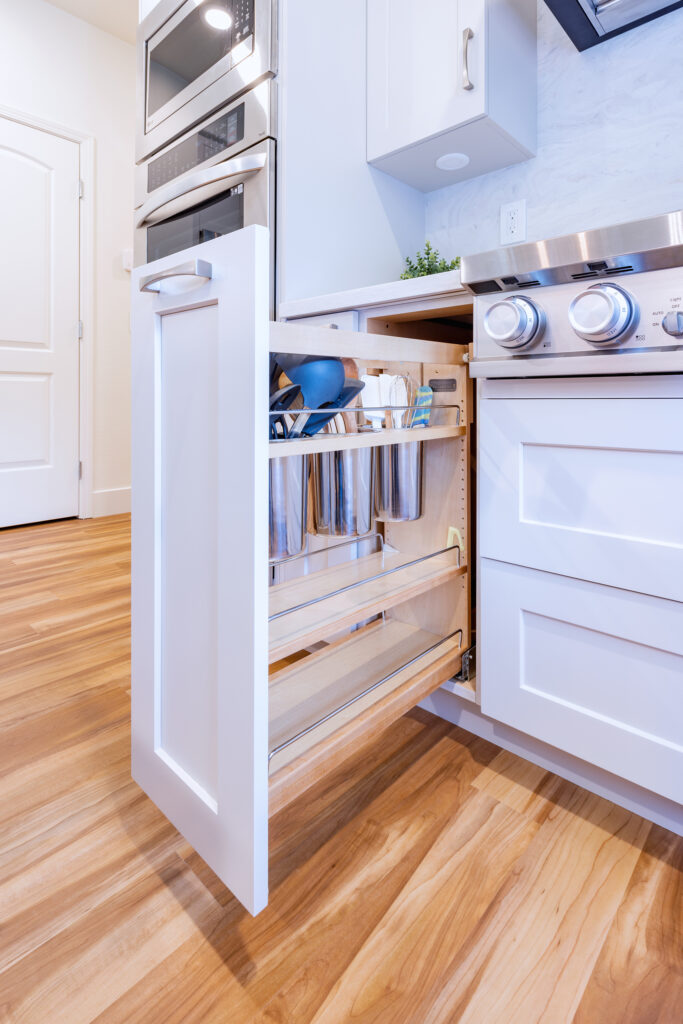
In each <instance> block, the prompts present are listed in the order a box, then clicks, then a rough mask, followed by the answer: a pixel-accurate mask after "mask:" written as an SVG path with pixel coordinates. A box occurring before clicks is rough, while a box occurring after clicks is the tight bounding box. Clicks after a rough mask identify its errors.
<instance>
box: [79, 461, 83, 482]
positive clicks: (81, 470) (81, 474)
mask: <svg viewBox="0 0 683 1024" xmlns="http://www.w3.org/2000/svg"><path fill="white" fill-rule="evenodd" d="M78 479H79V480H82V479H83V463H82V462H79V463H78Z"/></svg>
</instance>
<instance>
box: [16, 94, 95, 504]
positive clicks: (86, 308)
mask: <svg viewBox="0 0 683 1024" xmlns="http://www.w3.org/2000/svg"><path fill="white" fill-rule="evenodd" d="M0 117H2V118H4V119H5V120H7V121H15V122H16V123H17V124H23V125H26V127H27V128H36V129H37V130H38V131H42V132H46V133H47V134H49V135H56V136H58V137H59V138H62V139H67V140H68V141H69V142H75V143H76V144H77V145H78V147H79V159H78V165H79V176H80V179H81V182H82V183H83V194H82V196H81V202H80V209H79V212H80V216H79V254H78V263H79V296H78V308H79V320H80V321H81V323H82V325H83V332H82V338H81V340H80V346H79V360H78V366H79V370H78V372H79V396H80V397H79V438H78V448H79V459H80V461H81V475H80V480H79V483H78V517H79V519H89V518H90V516H92V497H93V482H94V481H93V423H94V379H93V372H94V366H95V360H94V355H95V274H94V260H95V139H94V137H93V136H92V135H88V134H87V133H85V132H80V131H76V130H75V129H73V128H67V127H66V126H65V125H62V124H58V123H56V122H54V121H45V120H44V119H43V118H41V117H34V116H33V114H27V113H26V112H25V111H23V110H14V109H12V108H11V107H4V106H2V105H0ZM77 185H78V183H77V182H75V183H74V186H75V187H77Z"/></svg>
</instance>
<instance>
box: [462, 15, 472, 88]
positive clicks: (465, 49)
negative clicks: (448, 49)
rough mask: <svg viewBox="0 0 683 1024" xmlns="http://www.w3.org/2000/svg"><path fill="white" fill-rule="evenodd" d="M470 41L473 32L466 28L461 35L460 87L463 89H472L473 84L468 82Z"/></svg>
mask: <svg viewBox="0 0 683 1024" xmlns="http://www.w3.org/2000/svg"><path fill="white" fill-rule="evenodd" d="M470 39H474V32H473V31H472V29H471V28H466V29H464V30H463V33H462V87H463V89H467V90H468V91H469V90H470V89H474V83H473V82H472V81H470V65H469V55H470Z"/></svg>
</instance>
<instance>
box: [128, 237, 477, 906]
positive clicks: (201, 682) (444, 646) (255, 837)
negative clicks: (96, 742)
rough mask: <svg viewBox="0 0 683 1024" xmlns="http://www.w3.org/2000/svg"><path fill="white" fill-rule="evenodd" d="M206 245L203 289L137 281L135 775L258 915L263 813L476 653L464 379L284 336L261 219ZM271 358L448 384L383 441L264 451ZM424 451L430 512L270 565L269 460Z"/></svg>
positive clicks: (347, 335)
mask: <svg viewBox="0 0 683 1024" xmlns="http://www.w3.org/2000/svg"><path fill="white" fill-rule="evenodd" d="M199 249H200V250H201V253H193V255H201V257H202V258H203V259H205V260H206V262H208V263H209V264H211V270H212V272H211V279H210V280H209V281H202V280H197V281H195V282H192V281H190V282H189V284H190V286H191V287H189V289H188V287H187V284H188V282H187V281H185V280H181V279H179V280H178V288H179V290H178V291H172V290H170V287H173V284H172V283H171V286H169V285H165V286H164V287H165V288H166V290H165V291H161V292H158V293H154V292H152V293H150V291H148V290H145V279H146V277H147V275H148V274H149V268H144V267H143V268H140V269H138V270H137V271H135V274H134V313H133V327H134V331H133V348H134V361H133V384H134V433H135V438H134V469H133V472H134V513H133V514H134V522H133V531H134V532H133V591H134V593H133V608H134V611H133V615H134V626H133V772H134V776H135V778H136V780H137V781H138V782H139V783H140V785H141V786H142V787H143V788H144V789H145V791H146V792H147V793H148V794H149V795H150V796H151V797H152V799H153V800H154V801H155V802H156V803H157V804H158V806H159V807H160V808H161V809H162V810H163V811H164V813H165V814H167V816H168V817H169V818H170V819H171V820H172V821H173V822H174V824H175V825H176V826H177V827H178V829H179V830H180V831H181V832H182V833H183V834H184V835H185V836H186V838H187V839H188V840H189V842H191V843H192V844H193V845H194V847H195V848H196V849H197V851H198V852H199V853H200V854H201V856H202V857H204V859H205V860H207V862H208V863H209V864H210V865H211V867H212V868H213V869H214V871H215V872H216V873H217V874H218V875H219V876H220V877H221V878H222V880H223V881H224V882H225V884H226V885H227V886H228V887H229V888H230V889H231V890H232V891H233V892H234V894H235V895H236V896H237V897H238V898H239V899H240V900H241V901H242V902H243V903H244V905H245V906H246V907H247V908H248V909H249V910H250V911H251V912H252V913H257V912H258V911H259V910H260V909H262V907H263V906H265V904H266V902H267V898H268V880H267V863H268V817H269V814H272V813H273V812H274V811H276V810H278V809H280V808H282V807H283V806H285V805H286V804H287V802H288V801H289V800H291V799H293V797H295V796H297V795H299V794H300V793H301V792H302V791H303V790H305V788H306V787H307V786H308V785H310V784H311V783H312V782H313V781H314V780H315V779H317V778H319V777H320V774H321V773H322V772H324V771H326V770H328V769H331V768H332V767H334V766H336V765H338V764H340V763H341V762H343V761H344V760H346V759H348V758H351V757H355V756H358V755H359V753H360V752H361V751H362V749H363V746H364V745H366V744H369V743H371V742H373V741H374V740H375V739H376V738H377V737H378V736H379V734H380V733H381V730H382V729H383V728H384V727H385V726H386V725H388V724H389V723H390V722H391V721H392V720H394V719H395V718H396V717H398V716H400V715H402V714H403V713H405V712H406V711H407V710H409V709H410V708H411V707H413V706H414V705H415V704H417V703H418V702H419V701H420V700H421V699H423V698H424V697H425V696H427V695H428V694H429V693H431V692H432V691H434V690H435V689H437V688H438V687H439V686H440V685H441V684H443V683H444V682H445V681H446V680H448V679H450V678H451V677H452V676H453V675H454V674H455V673H456V672H457V671H458V669H459V667H460V663H461V659H462V652H463V650H464V649H465V648H466V647H467V646H468V644H469V632H470V598H469V586H468V572H469V568H468V557H467V556H468V504H467V498H466V487H465V480H466V475H467V459H468V446H469V438H468V422H469V418H468V412H467V408H466V403H467V389H466V386H465V384H464V381H465V380H466V371H465V367H464V365H463V358H462V352H463V348H462V346H460V345H454V344H450V343H448V342H442V341H433V340H422V339H420V338H410V337H408V336H405V335H404V336H402V337H392V336H391V335H389V334H386V333H367V334H366V333H360V332H358V331H353V330H343V329H342V330H330V329H329V327H327V326H315V325H308V326H298V325H296V324H292V325H288V324H270V323H269V322H268V239H267V234H266V232H265V231H264V230H263V229H260V228H249V229H245V230H244V231H241V232H236V233H234V234H232V235H227V236H225V237H223V238H220V239H215V240H212V241H210V242H206V243H204V244H203V245H202V246H200V247H199ZM181 256H182V254H181ZM182 262H183V261H182V258H181V257H179V256H177V255H176V256H174V257H169V258H168V259H167V260H161V261H157V262H156V263H155V264H154V270H155V271H156V272H159V271H164V270H172V269H173V267H174V266H175V265H176V264H178V263H182ZM236 268H239V269H238V270H236ZM192 285H194V286H193V287H192ZM269 352H276V353H278V352H279V353H283V352H289V353H296V354H318V355H321V356H325V355H331V356H339V357H348V358H352V359H354V360H355V361H356V363H357V366H358V371H359V373H361V374H362V373H365V372H368V373H378V372H382V371H387V372H392V373H405V372H410V374H411V376H412V378H413V379H414V381H415V383H416V384H422V383H428V382H429V381H430V380H435V379H436V378H437V377H439V376H442V377H443V376H447V377H449V379H450V378H452V379H453V381H454V387H455V388H456V390H455V391H454V392H450V393H449V392H439V393H438V394H437V396H436V398H437V404H438V405H439V406H440V408H438V409H435V412H434V414H433V417H432V422H433V425H430V426H429V427H426V428H420V429H419V430H418V429H415V430H411V429H400V427H398V426H397V424H396V423H395V422H394V420H393V419H392V413H391V412H388V413H387V414H386V423H387V427H386V429H382V430H377V431H370V432H366V433H355V434H346V435H332V434H321V435H317V437H315V438H312V439H303V440H301V441H296V442H289V441H271V442H270V443H269V442H268V440H267V435H268V430H267V422H268V419H267V417H268V410H267V405H268V402H267V398H268V386H267V385H268V375H269V374H268V365H269ZM446 399H448V401H447V400H446ZM406 435H409V436H408V437H406ZM418 442H419V443H421V445H422V450H423V465H424V480H423V515H422V516H421V518H419V519H417V520H415V521H412V522H402V523H394V522H392V523H389V522H386V523H385V522H382V521H381V520H378V519H373V522H372V528H371V532H370V537H371V538H374V540H372V544H374V545H375V546H374V548H372V550H370V549H364V548H363V547H362V545H360V544H359V543H358V542H356V541H353V542H351V543H348V544H346V545H345V544H344V543H342V544H341V545H340V544H339V540H340V539H339V538H336V539H335V538H331V539H330V541H329V544H328V542H327V540H324V541H321V540H320V538H317V537H316V538H314V539H315V541H316V546H317V547H318V548H319V549H320V548H324V549H325V550H323V551H320V550H319V551H318V554H317V555H316V557H315V559H314V558H313V556H312V555H311V556H308V555H307V556H306V557H305V558H303V559H302V560H301V567H302V568H303V569H304V570H305V571H304V572H301V571H298V568H299V566H298V565H297V566H296V567H295V566H294V565H293V563H292V562H291V561H289V562H287V563H286V564H284V566H273V565H270V566H269V562H268V501H269V495H268V478H269V468H268V467H269V461H270V460H272V459H278V460H282V459H286V458H290V457H296V456H297V455H299V454H300V453H304V454H307V455H309V456H310V458H314V457H315V456H316V454H317V453H319V452H324V451H329V450H335V449H336V450H342V449H344V448H349V447H351V448H352V449H353V448H354V447H366V448H367V447H368V445H369V453H370V456H371V457H374V456H373V453H374V452H377V451H379V450H381V449H382V448H384V449H386V450H389V449H388V446H389V445H392V446H393V445H396V446H399V447H400V446H402V445H406V444H417V443H418ZM288 446H289V447H288ZM370 543H371V542H370V541H363V544H370ZM328 547H329V548H332V547H334V550H327V548H328ZM311 548H313V545H311ZM344 552H345V553H344ZM281 569H282V570H283V571H280V570H281ZM269 577H270V582H271V585H270V586H269V585H268V583H269ZM269 665H270V669H269Z"/></svg>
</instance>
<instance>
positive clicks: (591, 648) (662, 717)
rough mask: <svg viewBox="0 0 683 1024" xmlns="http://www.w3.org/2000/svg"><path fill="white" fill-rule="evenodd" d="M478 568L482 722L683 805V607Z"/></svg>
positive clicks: (496, 567) (498, 565)
mask: <svg viewBox="0 0 683 1024" xmlns="http://www.w3.org/2000/svg"><path fill="white" fill-rule="evenodd" d="M480 564H481V574H480V579H481V614H482V650H481V664H480V677H481V694H482V702H481V709H482V711H483V713H484V714H485V715H489V716H490V717H491V718H494V719H496V720H497V721H499V722H505V723H506V724H507V725H511V726H513V727H514V728H516V729H519V730H520V731H521V732H524V733H527V734H529V735H530V736H535V737H537V738H538V739H541V740H544V741H545V742H546V743H550V744H552V745H553V746H555V747H558V748H559V749H560V750H565V751H567V752H568V753H570V754H573V755H574V756H576V757H580V758H582V759H583V760H585V761H588V762H589V763H590V764H595V765H598V766H599V767H601V768H604V769H605V770H606V771H609V772H613V773H614V774H616V775H618V776H620V777H621V778H624V779H629V780H630V781H631V782H634V783H636V784H637V785H639V786H643V787H644V788H646V789H649V790H651V791H652V792H654V793H659V794H660V795H661V796H664V797H666V798H668V799H670V800H675V801H677V802H681V801H683V712H682V711H681V708H682V707H683V604H679V603H678V602H676V601H666V600H662V599H661V598H656V597H649V596H647V595H644V594H634V593H630V592H628V591H624V590H618V589H616V588H615V587H604V586H598V585H596V584H594V583H587V582H585V581H583V580H575V579H568V578H567V577H564V576H557V575H554V574H552V573H547V572H538V571H537V570H535V569H527V568H523V567H522V566H519V565H507V564H505V563H503V562H495V561H492V560H491V559H488V558H482V559H481V563H480Z"/></svg>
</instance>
